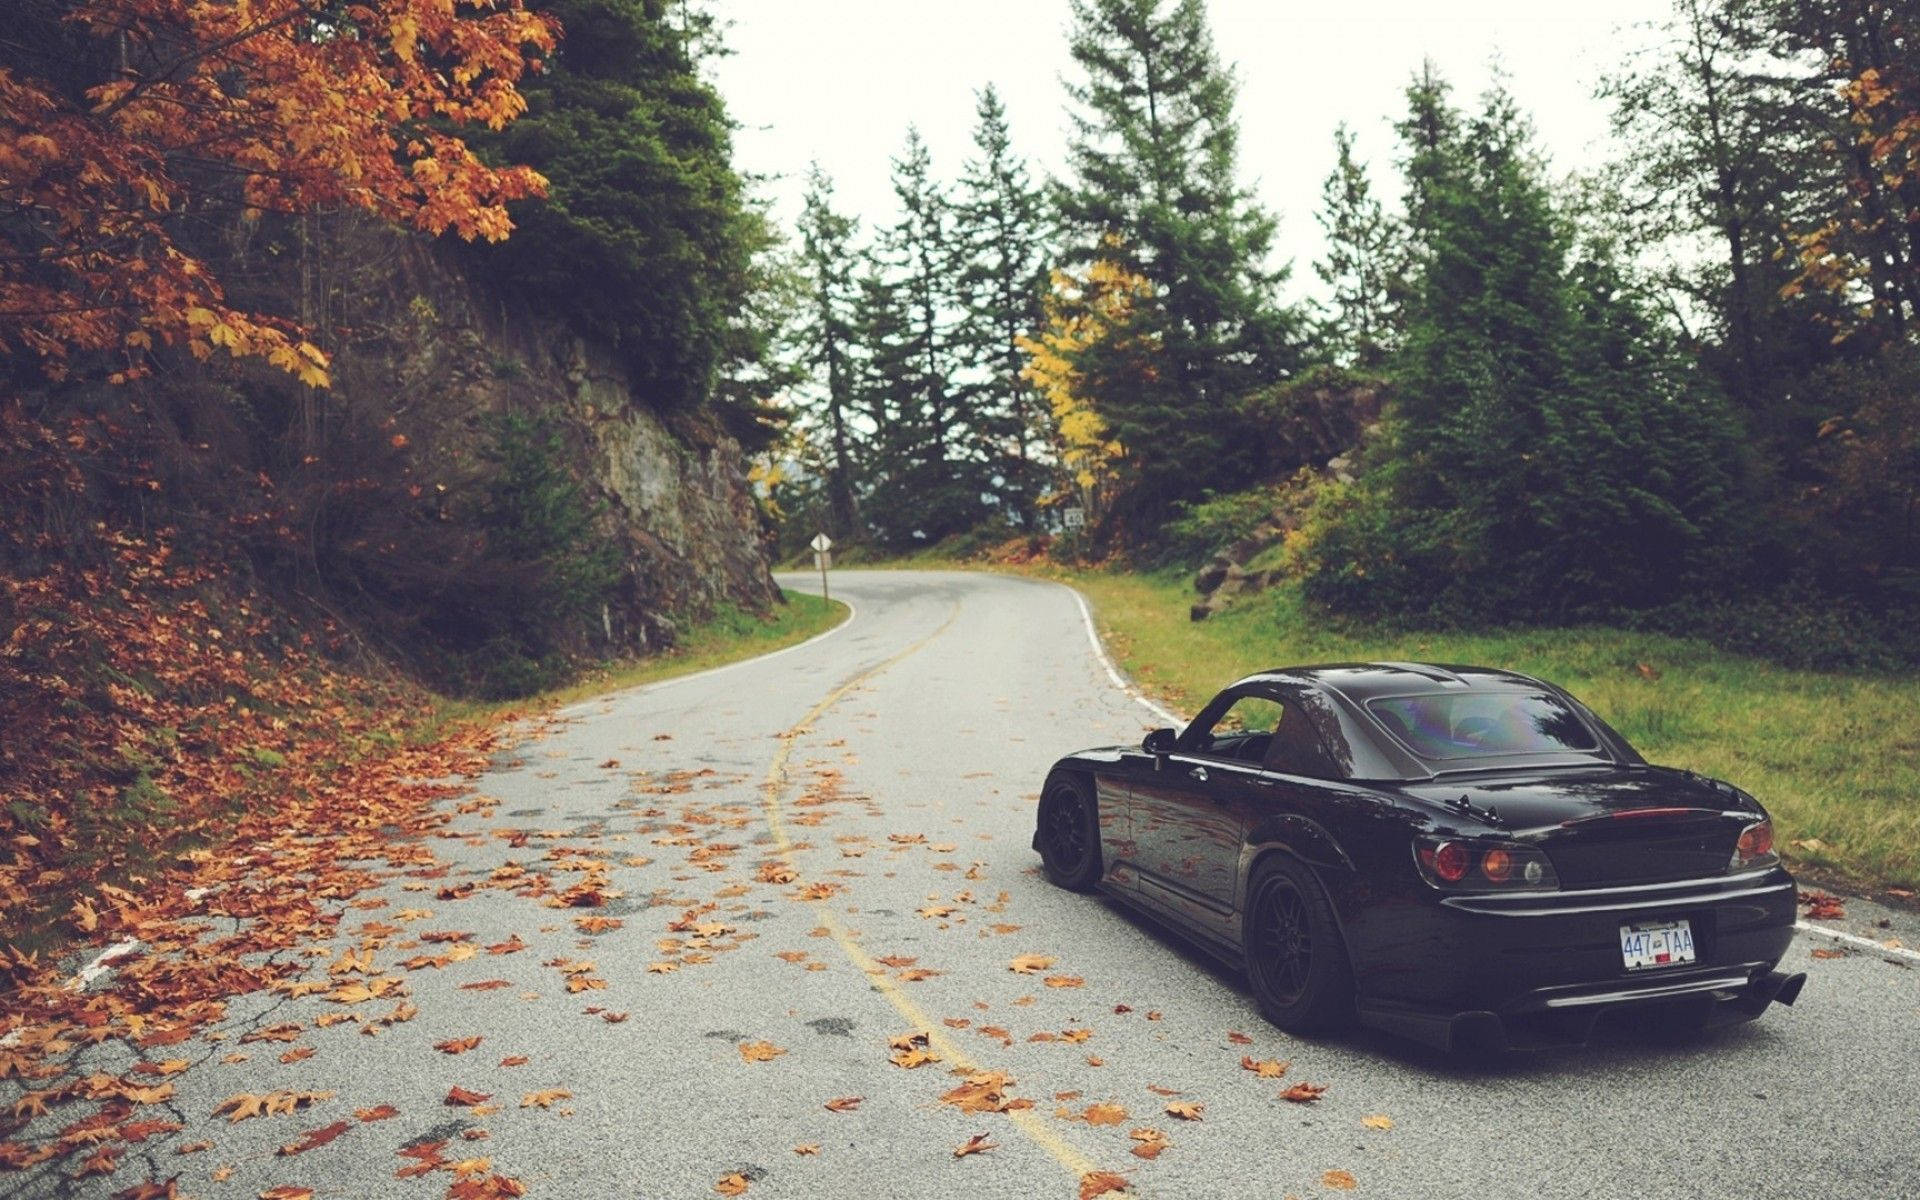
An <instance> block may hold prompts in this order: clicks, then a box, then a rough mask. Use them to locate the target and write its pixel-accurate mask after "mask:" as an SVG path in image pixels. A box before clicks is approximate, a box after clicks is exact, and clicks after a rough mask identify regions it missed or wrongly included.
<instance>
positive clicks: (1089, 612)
mask: <svg viewBox="0 0 1920 1200" xmlns="http://www.w3.org/2000/svg"><path fill="white" fill-rule="evenodd" d="M1060 586H1061V587H1063V588H1066V589H1067V593H1068V594H1069V595H1071V596H1072V597H1073V602H1074V603H1075V604H1078V605H1079V606H1080V620H1081V621H1082V622H1083V623H1085V625H1086V627H1087V644H1088V645H1090V646H1092V647H1093V654H1094V657H1095V658H1098V659H1099V660H1100V665H1101V666H1103V667H1105V668H1106V669H1107V678H1108V679H1111V680H1113V686H1115V687H1117V688H1119V689H1120V690H1121V691H1123V692H1125V693H1126V694H1127V695H1129V696H1131V697H1133V698H1134V699H1135V700H1137V701H1139V702H1140V704H1141V706H1142V707H1144V708H1145V709H1146V710H1147V711H1148V712H1150V713H1152V714H1153V715H1154V716H1156V717H1158V718H1160V719H1161V720H1162V721H1165V722H1166V723H1167V724H1169V725H1175V726H1179V725H1185V724H1186V722H1185V721H1184V720H1182V719H1181V718H1179V717H1176V716H1174V715H1173V714H1172V713H1170V712H1168V711H1167V710H1166V709H1164V708H1162V707H1160V706H1159V705H1158V704H1155V703H1154V702H1153V700H1152V699H1151V698H1150V697H1149V696H1147V694H1146V693H1145V692H1142V691H1141V690H1140V689H1139V688H1137V687H1135V686H1134V685H1133V684H1131V683H1129V682H1127V677H1126V676H1124V675H1122V674H1121V673H1120V668H1119V667H1116V666H1114V665H1113V659H1112V658H1111V657H1110V656H1109V655H1108V654H1107V648H1106V646H1104V645H1103V644H1101V641H1100V631H1099V630H1098V629H1096V628H1094V624H1093V609H1091V608H1089V607H1087V598H1086V597H1085V596H1082V595H1081V594H1080V589H1079V588H1077V587H1074V586H1073V585H1071V584H1066V583H1063V584H1061V585H1060Z"/></svg>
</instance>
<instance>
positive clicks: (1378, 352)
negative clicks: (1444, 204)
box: [1314, 122, 1402, 368]
mask: <svg viewBox="0 0 1920 1200" xmlns="http://www.w3.org/2000/svg"><path fill="white" fill-rule="evenodd" d="M1333 141H1334V146H1335V148H1336V151H1337V159H1336V161H1335V163H1334V167H1333V171H1332V173H1331V174H1329V175H1328V176H1327V180H1326V183H1325V184H1324V185H1323V186H1322V187H1321V190H1320V194H1321V197H1322V200H1321V208H1320V212H1319V214H1318V217H1319V221H1320V228H1321V230H1322V231H1323V232H1324V233H1325V234H1326V240H1327V251H1326V257H1325V258H1324V259H1322V260H1321V261H1320V262H1318V263H1315V264H1314V273H1315V274H1317V275H1318V276H1320V280H1321V282H1322V283H1325V284H1326V285H1327V286H1328V287H1330V288H1332V289H1333V317H1332V320H1331V321H1330V322H1329V323H1328V333H1329V335H1330V336H1329V341H1331V343H1332V345H1333V348H1334V350H1335V352H1336V353H1337V354H1338V356H1339V357H1340V360H1341V362H1342V363H1343V364H1344V365H1348V366H1358V367H1363V368H1374V367H1378V366H1379V365H1380V364H1381V362H1382V361H1383V360H1384V359H1385V358H1386V355H1387V351H1388V349H1389V347H1390V346H1391V345H1392V342H1393V333H1392V324H1393V308H1392V305H1393V296H1392V291H1393V284H1394V278H1395V275H1396V272H1397V271H1398V269H1399V268H1400V266H1401V265H1402V260H1401V250H1400V237H1399V230H1398V229H1397V227H1396V226H1395V225H1394V223H1393V221H1392V220H1391V219H1390V218H1388V216H1387V214H1386V210H1385V209H1384V208H1382V207H1381V205H1380V201H1379V200H1378V199H1377V198H1376V197H1375V196H1374V194H1373V185H1372V184H1371V183H1370V182H1369V181H1368V179H1367V168H1366V164H1364V163H1362V162H1359V161H1358V160H1356V159H1355V158H1354V155H1353V131H1352V130H1350V129H1348V128H1347V126H1346V124H1345V123H1344V122H1342V123H1341V124H1340V125H1339V127H1338V128H1336V129H1335V130H1334V133H1333Z"/></svg>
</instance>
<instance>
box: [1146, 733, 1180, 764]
mask: <svg viewBox="0 0 1920 1200" xmlns="http://www.w3.org/2000/svg"><path fill="white" fill-rule="evenodd" d="M1177 737H1178V735H1177V734H1175V733H1174V731H1173V730H1171V729H1156V730H1154V731H1153V732H1152V733H1149V734H1148V735H1147V736H1146V737H1144V738H1142V739H1140V748H1141V749H1142V750H1145V751H1146V752H1147V753H1148V754H1151V755H1153V756H1154V757H1155V758H1159V757H1161V756H1162V755H1166V754H1172V753H1173V745H1174V741H1175V740H1176V738H1177Z"/></svg>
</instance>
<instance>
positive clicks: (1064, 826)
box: [1034, 774, 1101, 892]
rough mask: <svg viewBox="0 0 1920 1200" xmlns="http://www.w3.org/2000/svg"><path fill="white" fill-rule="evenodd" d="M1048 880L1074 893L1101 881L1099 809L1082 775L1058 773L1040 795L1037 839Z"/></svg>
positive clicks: (1050, 779) (1036, 842) (1090, 785)
mask: <svg viewBox="0 0 1920 1200" xmlns="http://www.w3.org/2000/svg"><path fill="white" fill-rule="evenodd" d="M1034 841H1035V845H1036V847H1037V848H1038V849H1039V851H1040V862H1041V865H1042V866H1043V867H1044V868H1045V870H1046V872H1047V878H1048V880H1050V881H1051V882H1052V883H1054V884H1055V885H1056V886H1059V887H1063V888H1066V889H1067V890H1068V891H1074V892H1090V891H1092V890H1093V886H1094V884H1096V883H1098V882H1100V867H1101V863H1100V810H1099V806H1098V801H1096V800H1095V799H1094V793H1093V785H1092V783H1090V782H1089V781H1088V780H1087V779H1085V778H1084V777H1082V776H1079V775H1071V774H1059V775H1055V776H1053V777H1051V778H1049V779H1048V780H1047V786H1046V787H1045V788H1044V789H1043V790H1042V791H1041V793H1040V814H1039V834H1038V836H1037V837H1036V838H1035V839H1034Z"/></svg>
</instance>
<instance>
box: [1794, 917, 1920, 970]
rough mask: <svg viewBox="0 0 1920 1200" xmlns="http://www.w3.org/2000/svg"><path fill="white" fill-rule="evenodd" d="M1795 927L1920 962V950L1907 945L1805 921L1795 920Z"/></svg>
mask: <svg viewBox="0 0 1920 1200" xmlns="http://www.w3.org/2000/svg"><path fill="white" fill-rule="evenodd" d="M1793 927H1794V928H1795V929H1796V930H1799V931H1800V932H1801V933H1817V934H1819V935H1820V936H1821V937H1830V938H1832V939H1834V940H1835V941H1839V942H1852V943H1853V944H1854V945H1856V946H1859V947H1861V948H1863V949H1866V950H1872V951H1874V952H1875V953H1877V954H1897V955H1899V956H1900V957H1901V958H1910V959H1912V960H1914V961H1915V962H1920V952H1915V951H1912V950H1909V949H1907V948H1906V947H1905V946H1888V945H1886V944H1884V943H1881V942H1876V941H1874V940H1873V939H1872V938H1870V937H1861V936H1860V935H1859V934H1857V933H1843V932H1841V931H1840V930H1838V929H1826V928H1823V927H1822V926H1819V925H1809V924H1807V923H1806V922H1805V921H1795V922H1794V923H1793Z"/></svg>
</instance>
